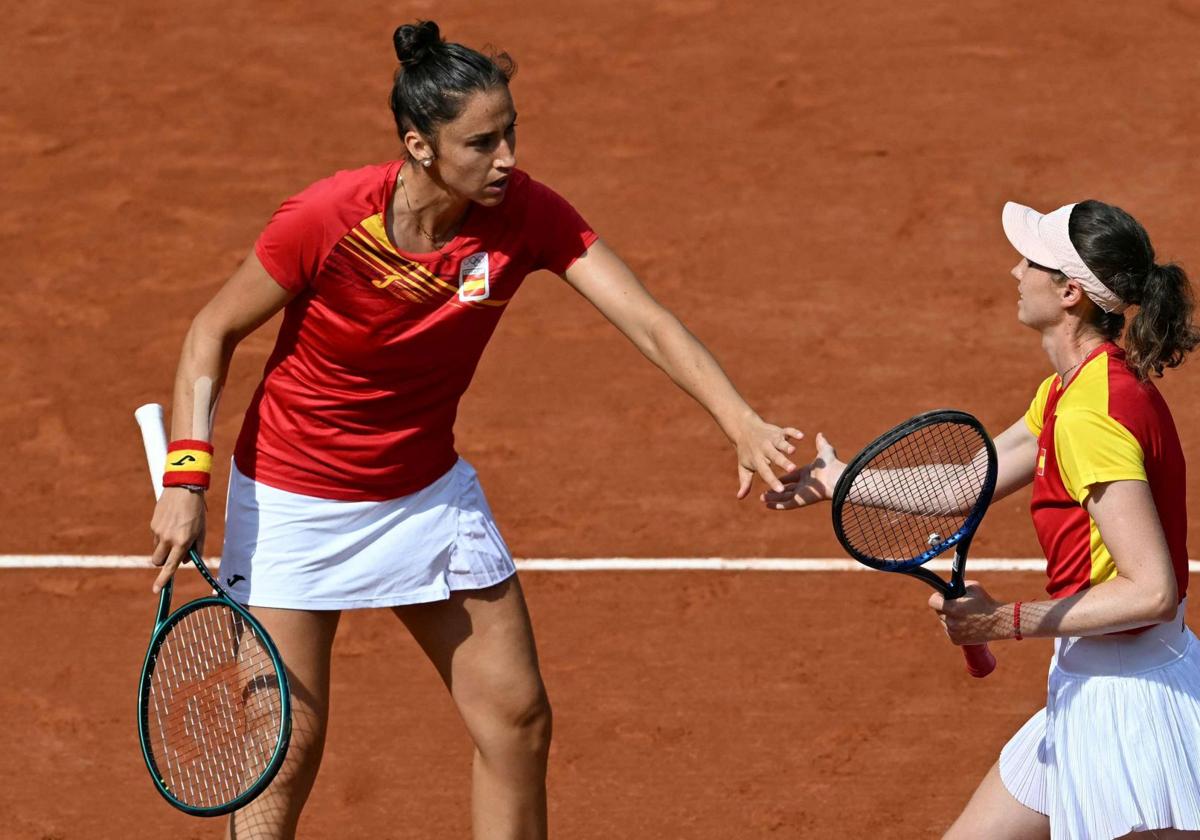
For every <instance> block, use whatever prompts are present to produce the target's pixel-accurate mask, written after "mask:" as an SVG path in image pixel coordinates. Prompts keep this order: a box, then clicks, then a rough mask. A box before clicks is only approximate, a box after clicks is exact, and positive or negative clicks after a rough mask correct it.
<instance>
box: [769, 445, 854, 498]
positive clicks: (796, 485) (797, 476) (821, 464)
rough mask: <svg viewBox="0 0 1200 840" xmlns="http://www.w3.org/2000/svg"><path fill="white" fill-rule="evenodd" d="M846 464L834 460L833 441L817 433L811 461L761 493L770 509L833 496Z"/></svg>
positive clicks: (836, 459)
mask: <svg viewBox="0 0 1200 840" xmlns="http://www.w3.org/2000/svg"><path fill="white" fill-rule="evenodd" d="M845 469H846V465H845V464H843V463H842V462H841V461H839V460H838V457H837V452H835V451H834V449H833V445H832V444H830V442H829V441H828V440H826V439H825V435H823V434H821V433H820V432H818V433H817V457H816V458H815V459H813V462H812V463H811V464H807V465H805V466H803V467H800V468H799V469H793V470H792V471H791V472H789V473H787V474H786V475H781V476H780V477H779V479H780V481H781V482H782V487H781V488H780V489H779V490H770V491H768V492H766V493H763V494H762V497H761V498H762V500H763V502H764V503H765V504H766V506H767V507H768V508H770V509H771V510H793V509H794V508H798V507H804V506H806V505H811V504H815V503H816V502H824V501H828V500H829V499H832V498H833V488H834V486H835V485H837V480H838V478H840V477H841V475H842V472H843V471H844V470H845Z"/></svg>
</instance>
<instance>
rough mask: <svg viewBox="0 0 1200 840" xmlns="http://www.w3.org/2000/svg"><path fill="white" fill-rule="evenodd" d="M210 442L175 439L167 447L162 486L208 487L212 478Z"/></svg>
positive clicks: (211, 448)
mask: <svg viewBox="0 0 1200 840" xmlns="http://www.w3.org/2000/svg"><path fill="white" fill-rule="evenodd" d="M212 456H213V447H212V444H211V443H209V442H208V441H206V440H176V441H172V442H171V445H170V446H168V447H167V465H166V469H165V471H164V472H163V487H189V488H200V489H203V490H207V489H208V485H209V483H210V481H211V479H212Z"/></svg>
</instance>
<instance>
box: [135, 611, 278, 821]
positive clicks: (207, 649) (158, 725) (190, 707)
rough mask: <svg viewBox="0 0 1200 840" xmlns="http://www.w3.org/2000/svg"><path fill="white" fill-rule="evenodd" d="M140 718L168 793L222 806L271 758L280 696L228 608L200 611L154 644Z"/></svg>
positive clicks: (267, 663)
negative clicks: (142, 717)
mask: <svg viewBox="0 0 1200 840" xmlns="http://www.w3.org/2000/svg"><path fill="white" fill-rule="evenodd" d="M144 714H146V715H147V721H148V727H147V728H148V731H149V732H150V733H151V738H150V743H149V744H148V748H149V750H150V752H151V755H152V757H153V759H154V763H155V765H156V767H157V768H158V771H159V775H160V777H161V779H162V782H163V784H164V785H165V786H166V787H167V789H168V790H169V791H170V793H171V795H172V796H174V797H175V798H177V799H179V800H180V801H181V802H185V803H186V804H188V805H192V806H195V807H200V808H211V807H218V806H220V805H223V804H225V803H228V802H230V801H232V800H234V799H236V798H237V797H238V796H239V795H240V794H241V793H243V792H244V791H246V790H247V789H249V788H250V787H251V786H252V785H253V784H254V782H255V781H256V780H257V779H258V778H259V777H260V776H261V775H262V774H263V773H264V772H265V771H266V770H267V768H268V766H269V765H270V763H271V759H272V758H273V756H274V753H275V749H276V744H277V742H278V740H279V733H280V729H281V726H282V717H283V697H282V694H281V684H280V680H279V675H278V673H277V672H276V670H275V664H274V660H273V659H272V658H271V654H270V652H269V651H268V650H267V648H266V647H265V646H264V645H263V643H262V641H261V640H260V638H259V636H258V634H257V633H256V632H255V629H254V627H253V626H251V625H250V624H248V623H247V622H246V621H245V620H244V619H243V618H242V617H241V615H239V614H238V613H237V612H236V611H235V610H233V609H231V608H229V607H227V606H220V605H215V604H214V605H206V606H204V607H200V608H199V609H196V610H193V611H192V612H190V613H188V614H187V615H185V616H184V617H183V618H182V619H181V620H179V621H178V622H177V623H176V624H174V625H173V626H172V627H171V629H170V631H169V632H168V633H167V634H166V636H165V637H164V638H163V639H162V641H161V642H160V644H159V647H158V650H157V651H156V653H155V662H154V666H153V672H152V674H151V678H150V686H149V691H148V700H147V708H146V709H145V710H144Z"/></svg>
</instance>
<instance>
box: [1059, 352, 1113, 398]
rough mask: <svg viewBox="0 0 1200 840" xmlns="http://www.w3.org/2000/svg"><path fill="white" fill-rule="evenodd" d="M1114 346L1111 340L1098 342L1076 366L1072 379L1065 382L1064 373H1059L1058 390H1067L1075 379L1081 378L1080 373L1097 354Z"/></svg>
mask: <svg viewBox="0 0 1200 840" xmlns="http://www.w3.org/2000/svg"><path fill="white" fill-rule="evenodd" d="M1112 347H1113V343H1112V342H1111V341H1102V342H1100V343H1099V344H1097V345H1096V346H1095V347H1093V348H1092V350H1091V352H1089V353H1088V354H1087V355H1086V356H1084V357H1083V361H1082V362H1080V363H1079V365H1078V366H1077V367H1076V368H1075V370H1074V372H1073V373H1072V376H1071V378H1070V380H1068V381H1067V382H1063V378H1062V375H1061V374H1058V390H1059V392H1060V393H1061V392H1062V391H1065V390H1067V389H1068V388H1070V387H1071V385H1072V383H1074V382H1075V380H1076V379H1078V378H1079V375H1080V374H1081V373H1083V369H1084V368H1086V367H1087V366H1088V365H1089V364H1091V363H1092V361H1093V360H1094V359H1095V358H1096V357H1097V356H1099V355H1100V354H1101V353H1102V352H1104V351H1106V350H1109V349H1110V348H1112Z"/></svg>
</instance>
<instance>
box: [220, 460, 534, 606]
mask: <svg viewBox="0 0 1200 840" xmlns="http://www.w3.org/2000/svg"><path fill="white" fill-rule="evenodd" d="M220 571H221V581H222V583H224V584H225V587H226V590H227V591H228V592H229V594H230V596H231V597H232V598H234V600H237V601H239V602H241V603H244V604H249V605H251V606H255V607H281V608H285V609H306V610H345V609H354V608H357V607H395V606H401V605H404V604H416V603H424V602H428V601H442V600H445V599H446V598H448V597H450V593H451V592H452V591H455V590H460V589H483V588H484V587H487V586H492V585H493V584H496V583H499V582H500V581H502V580H504V579H505V578H507V577H509V576H510V575H512V574H513V573H514V572H515V571H516V566H515V564H514V563H513V559H512V554H511V553H510V552H509V550H508V546H507V545H505V543H504V539H503V538H502V537H501V536H500V530H499V528H497V526H496V522H495V520H494V519H493V517H492V511H491V508H489V507H488V503H487V499H486V498H484V495H483V489H482V488H481V487H480V486H479V477H478V476H477V475H476V473H475V469H474V468H473V467H472V466H471V465H470V464H468V463H467V462H466V461H464V460H462V459H461V458H460V459H459V460H458V463H456V464H455V465H454V466H453V467H452V468H451V469H450V470H449V471H448V472H447V473H446V474H445V475H443V476H442V477H441V478H439V479H438V480H437V481H435V482H433V484H430V485H429V486H428V487H424V488H422V489H421V490H418V491H417V492H415V493H411V494H409V495H407V496H402V497H401V498H398V499H389V500H387V501H382V502H345V501H337V500H333V499H320V498H315V497H313V496H303V495H300V494H299V493H291V492H289V491H287V490H280V489H279V488H277V487H270V486H268V485H266V484H262V483H260V482H257V481H254V480H253V479H250V478H247V477H246V476H245V475H243V474H242V473H241V472H240V471H239V470H238V468H237V465H236V464H234V465H233V468H232V469H231V471H230V477H229V496H228V501H227V504H226V512H225V546H224V549H223V550H222V552H221V570H220Z"/></svg>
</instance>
